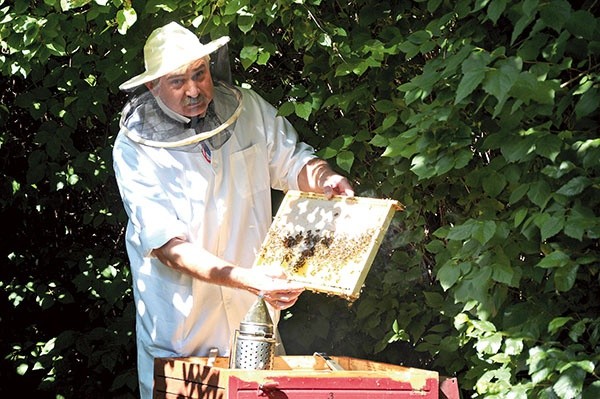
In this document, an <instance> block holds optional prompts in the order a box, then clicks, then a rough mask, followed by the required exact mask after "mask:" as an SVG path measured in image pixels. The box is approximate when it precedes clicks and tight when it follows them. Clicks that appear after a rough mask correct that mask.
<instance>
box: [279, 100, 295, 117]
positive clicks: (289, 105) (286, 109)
mask: <svg viewBox="0 0 600 399" xmlns="http://www.w3.org/2000/svg"><path fill="white" fill-rule="evenodd" d="M295 109H296V106H295V104H294V103H293V102H290V101H287V102H285V103H283V104H281V106H280V107H279V110H278V111H277V115H280V116H289V115H291V114H293V113H294V111H295Z"/></svg>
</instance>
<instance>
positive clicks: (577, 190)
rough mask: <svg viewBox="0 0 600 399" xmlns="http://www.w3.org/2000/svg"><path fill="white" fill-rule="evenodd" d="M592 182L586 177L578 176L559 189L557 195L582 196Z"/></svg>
mask: <svg viewBox="0 0 600 399" xmlns="http://www.w3.org/2000/svg"><path fill="white" fill-rule="evenodd" d="M591 184H592V181H591V180H590V179H589V178H588V177H586V176H577V177H574V178H573V179H571V180H569V181H568V182H567V183H566V184H565V185H564V186H562V187H561V188H559V189H558V191H557V193H558V194H561V195H566V196H568V197H574V196H576V195H578V194H581V193H582V192H583V190H585V188H586V187H588V186H590V185H591Z"/></svg>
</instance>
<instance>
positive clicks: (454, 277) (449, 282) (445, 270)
mask: <svg viewBox="0 0 600 399" xmlns="http://www.w3.org/2000/svg"><path fill="white" fill-rule="evenodd" d="M459 277H460V267H459V266H458V265H457V264H455V263H454V262H453V261H448V262H446V263H444V264H443V265H442V267H440V269H439V270H438V272H437V278H438V280H439V282H440V285H441V286H442V289H443V290H444V291H447V290H448V289H449V288H450V287H452V286H453V285H454V284H456V282H457V281H458V279H459Z"/></svg>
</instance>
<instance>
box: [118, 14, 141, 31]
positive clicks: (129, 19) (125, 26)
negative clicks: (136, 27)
mask: <svg viewBox="0 0 600 399" xmlns="http://www.w3.org/2000/svg"><path fill="white" fill-rule="evenodd" d="M136 21H137V13H136V12H135V9H134V8H133V7H129V8H122V9H120V10H119V11H117V24H118V31H119V33H120V34H122V35H124V34H126V33H127V31H128V30H129V28H131V27H132V26H133V24H134V23H135V22H136Z"/></svg>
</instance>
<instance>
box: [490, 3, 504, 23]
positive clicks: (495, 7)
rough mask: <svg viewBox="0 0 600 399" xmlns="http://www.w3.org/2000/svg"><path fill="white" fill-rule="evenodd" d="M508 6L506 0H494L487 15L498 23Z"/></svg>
mask: <svg viewBox="0 0 600 399" xmlns="http://www.w3.org/2000/svg"><path fill="white" fill-rule="evenodd" d="M505 8H506V0H492V1H491V2H490V4H489V5H488V8H487V16H488V18H489V19H490V20H491V21H492V22H493V23H494V25H496V22H498V18H500V16H501V15H502V13H503V12H504V9H505Z"/></svg>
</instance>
